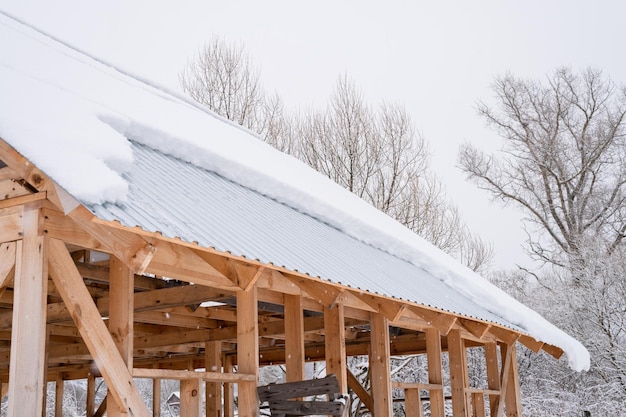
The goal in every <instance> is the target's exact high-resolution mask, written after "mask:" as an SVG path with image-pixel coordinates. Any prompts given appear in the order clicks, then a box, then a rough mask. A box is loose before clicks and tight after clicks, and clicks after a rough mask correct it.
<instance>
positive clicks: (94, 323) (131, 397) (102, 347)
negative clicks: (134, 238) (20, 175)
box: [49, 239, 149, 417]
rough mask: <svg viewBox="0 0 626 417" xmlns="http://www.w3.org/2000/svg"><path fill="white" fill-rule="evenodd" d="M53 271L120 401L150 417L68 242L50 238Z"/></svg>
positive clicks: (131, 410) (135, 413)
mask: <svg viewBox="0 0 626 417" xmlns="http://www.w3.org/2000/svg"><path fill="white" fill-rule="evenodd" d="M49 242H50V244H49V246H50V260H49V264H50V275H51V276H52V279H53V281H54V283H55V285H56V286H57V289H58V290H59V292H60V294H61V297H62V298H63V301H64V302H65V304H66V305H67V307H68V309H69V311H70V313H71V315H72V318H73V319H74V322H75V323H76V327H77V328H78V330H79V331H80V334H81V336H82V338H83V340H84V341H85V344H86V345H87V346H88V348H89V351H90V353H91V354H92V356H93V357H94V359H95V360H96V363H97V366H98V369H99V370H100V372H102V376H103V377H104V379H105V380H106V382H107V386H108V387H109V389H110V392H111V395H113V396H114V397H115V398H116V404H117V405H118V407H120V408H122V407H123V408H125V409H126V410H127V412H128V413H129V414H130V415H131V416H138V417H139V416H141V417H148V415H149V412H148V409H147V407H146V405H145V404H144V402H143V398H142V397H141V394H140V393H139V390H138V389H137V386H136V385H135V382H134V381H133V378H132V375H131V374H130V372H129V370H128V367H127V366H126V364H125V363H124V361H123V359H122V357H121V355H120V354H119V352H118V350H117V346H116V345H115V342H114V341H113V338H112V337H111V334H110V333H109V332H108V330H107V328H106V326H105V325H104V323H103V321H102V317H101V316H100V313H99V312H98V309H97V308H96V306H95V304H94V303H93V300H92V299H91V297H90V295H89V292H88V291H87V288H85V284H84V282H83V279H82V277H81V276H80V274H79V273H78V270H77V269H76V267H75V265H74V262H73V260H72V257H71V256H70V254H69V253H68V251H67V249H66V248H65V244H64V243H63V242H61V241H59V240H56V239H50V240H49Z"/></svg>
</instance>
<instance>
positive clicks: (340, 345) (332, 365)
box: [324, 304, 348, 394]
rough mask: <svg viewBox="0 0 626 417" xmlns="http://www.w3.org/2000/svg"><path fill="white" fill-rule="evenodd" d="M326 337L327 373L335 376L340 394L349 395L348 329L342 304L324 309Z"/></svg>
mask: <svg viewBox="0 0 626 417" xmlns="http://www.w3.org/2000/svg"><path fill="white" fill-rule="evenodd" d="M324 336H325V340H324V347H325V357H326V373H327V374H335V375H336V376H337V380H338V381H339V389H340V393H341V394H347V393H348V375H347V373H346V369H347V361H346V329H345V319H344V314H343V305H342V304H336V305H335V306H334V307H333V308H328V307H325V308H324Z"/></svg>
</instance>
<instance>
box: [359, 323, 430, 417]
mask: <svg viewBox="0 0 626 417" xmlns="http://www.w3.org/2000/svg"><path fill="white" fill-rule="evenodd" d="M389 356H390V354H389V320H387V318H386V317H385V316H383V315H382V314H380V313H370V358H369V360H370V372H371V374H370V382H371V386H372V388H371V389H372V391H371V394H372V399H373V400H374V409H373V410H371V411H372V413H373V415H374V417H391V416H392V415H393V404H392V402H391V399H392V396H391V369H390V365H389ZM418 395H419V394H418ZM418 403H419V399H418Z"/></svg>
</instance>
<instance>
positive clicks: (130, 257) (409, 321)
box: [0, 15, 588, 417]
mask: <svg viewBox="0 0 626 417" xmlns="http://www.w3.org/2000/svg"><path fill="white" fill-rule="evenodd" d="M0 20H1V22H0V23H2V24H1V25H0V45H1V46H0V48H2V49H1V50H2V54H0V55H1V56H0V60H2V64H3V65H0V91H1V92H2V94H1V95H2V97H0V113H1V114H0V137H1V140H0V161H1V162H0V191H1V193H0V244H1V245H0V288H1V290H0V294H1V296H0V326H2V331H1V332H0V334H1V335H2V340H1V341H0V380H1V382H2V388H3V389H2V392H3V393H6V395H8V404H9V406H8V407H9V408H8V415H9V416H12V417H16V416H21V417H23V416H39V415H42V407H43V403H44V394H45V391H46V390H45V386H46V382H47V381H57V387H58V389H57V395H62V392H63V390H62V388H63V384H62V383H61V382H62V381H63V380H72V379H83V378H84V379H87V381H88V396H87V415H88V416H93V415H96V413H98V412H97V409H98V408H99V409H100V412H102V410H104V409H105V408H106V412H107V415H109V416H117V415H130V416H142V417H143V416H149V415H152V413H151V412H150V411H149V410H150V407H148V406H146V404H145V402H144V399H143V398H142V397H141V395H140V393H139V391H138V389H137V386H136V383H135V382H134V379H133V378H149V379H152V380H154V381H159V380H160V379H175V380H180V381H181V385H180V409H181V415H183V416H198V415H200V414H201V404H200V403H201V397H202V395H199V393H200V392H201V390H206V415H207V416H225V417H231V416H233V415H235V414H237V415H239V416H240V417H252V416H257V415H259V402H258V400H257V385H258V380H257V378H258V372H259V368H260V367H263V366H265V365H269V364H283V365H284V367H285V370H286V380H287V381H298V380H302V379H304V378H305V374H304V369H305V368H304V365H305V362H308V361H321V362H325V365H326V373H327V374H335V375H337V378H338V381H339V386H340V390H341V392H343V393H348V391H352V392H354V393H356V394H357V395H358V397H359V398H360V399H361V401H362V402H363V404H365V406H366V407H367V408H368V409H369V411H370V412H371V413H372V415H374V416H375V417H385V416H391V415H392V390H394V389H399V390H402V391H403V398H404V402H405V410H406V415H407V416H411V417H414V416H422V415H424V412H425V409H427V410H429V411H428V412H429V413H430V415H431V416H433V417H435V416H437V417H443V416H444V415H447V414H446V410H450V409H451V410H452V413H453V415H454V416H455V417H460V416H485V415H491V416H503V415H507V416H521V415H522V414H521V406H520V398H519V382H518V379H517V363H516V355H515V351H516V350H515V347H516V344H517V343H518V342H519V343H521V344H523V345H525V346H526V347H528V348H530V349H532V350H533V351H535V352H539V351H540V350H544V351H546V352H548V353H549V354H551V355H552V356H554V357H555V358H559V357H560V356H561V355H562V354H563V353H564V351H565V354H566V355H567V356H568V360H569V361H570V363H571V364H573V366H574V367H577V368H584V367H585V366H587V365H586V362H588V358H586V357H585V353H586V352H585V351H584V349H582V348H580V347H579V346H578V345H577V342H575V341H574V340H573V339H571V338H569V337H568V336H567V335H565V334H563V333H562V332H561V331H560V330H558V329H556V328H554V327H553V326H551V325H550V324H548V323H547V322H543V321H542V319H540V318H539V317H536V314H535V313H534V312H532V311H530V310H527V309H524V308H523V306H520V305H517V304H515V303H513V302H510V301H508V300H506V301H505V302H504V303H501V304H500V305H498V304H496V303H493V298H494V297H498V296H499V295H498V292H497V291H496V290H495V289H493V288H492V287H491V286H490V285H489V284H487V283H486V282H484V281H482V280H480V278H478V277H474V276H473V273H471V272H469V271H465V269H464V268H463V267H461V266H459V265H456V264H454V263H453V261H451V260H450V259H448V258H446V257H445V256H444V255H439V254H438V253H437V251H436V250H435V249H433V248H432V247H430V246H429V245H428V244H426V243H425V242H422V241H421V240H419V239H417V238H416V240H415V241H402V239H399V238H398V237H397V234H396V233H395V232H394V231H393V230H389V233H388V234H386V233H385V232H387V230H386V229H387V226H388V225H389V220H388V219H386V217H384V216H378V217H377V216H376V214H372V209H371V208H367V207H366V205H365V203H362V204H363V205H362V206H359V205H358V204H360V203H358V202H355V201H354V197H352V196H351V195H348V193H347V192H344V191H342V190H339V189H338V187H333V186H332V184H330V183H328V184H327V183H326V182H324V181H322V180H320V179H319V178H318V177H317V176H316V175H315V174H313V173H311V172H309V171H310V170H309V169H308V168H306V167H304V166H302V165H301V164H299V163H298V162H296V161H295V160H292V159H291V158H289V157H286V156H284V155H281V154H278V153H277V152H275V151H273V150H272V149H270V148H269V147H267V146H266V145H264V144H263V143H261V142H260V141H259V140H258V139H257V138H256V137H254V136H253V135H252V134H250V133H249V132H247V131H244V130H242V129H239V128H238V127H235V126H233V125H231V124H229V123H228V122H226V121H224V120H222V119H220V118H219V117H217V116H215V115H213V114H211V113H210V112H209V111H208V110H206V109H203V108H201V107H198V106H197V105H195V104H193V103H192V102H191V101H189V100H187V99H185V98H184V97H179V96H177V95H175V94H172V93H170V92H167V91H164V90H162V89H159V88H156V87H154V86H151V85H148V84H146V83H144V82H142V81H140V80H138V79H136V78H133V77H132V76H129V75H127V74H124V73H123V72H121V71H120V70H118V69H115V68H112V67H110V66H108V65H106V64H104V63H102V62H100V61H97V60H95V59H93V58H92V57H90V56H88V55H85V54H84V53H81V52H78V51H76V50H73V49H71V48H70V47H68V46H66V45H63V44H61V43H59V42H57V41H55V40H53V39H51V38H49V37H47V36H45V35H43V34H41V33H39V32H38V31H36V30H34V29H32V28H30V27H27V26H25V25H23V24H21V23H18V22H16V21H13V20H12V19H10V18H7V17H6V16H3V15H0ZM198 138H201V139H198ZM126 156H128V157H126ZM125 158H126V159H125ZM281 170H282V171H281ZM281 172H282V173H283V174H281ZM277 173H278V174H277ZM290 173H291V174H292V175H293V176H294V177H295V179H294V180H293V182H283V181H281V178H280V175H286V176H289V175H290ZM309 176H310V177H311V178H313V179H314V180H312V181H311V182H307V181H304V182H303V185H302V186H301V187H300V188H297V185H296V186H294V185H293V184H297V181H298V180H299V179H300V177H306V178H308V177H309ZM311 184H314V185H315V187H318V186H319V187H321V188H318V189H310V188H309V187H310V186H311ZM320 184H321V185H320ZM294 187H295V188H294ZM315 187H313V188H315ZM316 193H317V194H316ZM326 193H328V195H331V196H333V197H331V199H334V198H336V199H337V204H336V205H335V206H334V207H330V208H328V201H324V200H321V199H317V198H316V195H318V196H319V195H325V194H326ZM335 196H336V197H335ZM344 199H345V200H346V201H347V202H348V203H349V204H345V205H344V204H343V202H342V201H343V200H344ZM340 200H341V201H340ZM342 207H358V208H359V210H358V211H359V212H357V213H354V212H346V211H345V210H344V211H342V210H341V208H342ZM361 210H362V211H363V212H364V213H366V214H367V215H366V216H361V214H362V213H361ZM378 221H380V224H377V222H378ZM396 227H397V226H393V225H392V226H391V228H392V229H393V228H396ZM402 236H407V235H406V234H404V235H402ZM370 237H371V239H370V240H367V239H369V238H370ZM472 280H475V281H472ZM476 294H478V295H476ZM494 294H495V296H494ZM482 296H484V300H482V299H481V297H482ZM528 317H532V324H533V325H527V323H529V321H528ZM548 336H550V337H548ZM476 348H478V349H481V350H480V351H481V352H484V355H485V357H486V361H485V363H486V373H485V380H484V382H483V383H481V384H480V385H479V386H471V385H470V383H469V381H470V378H469V376H468V372H469V371H468V366H467V360H466V354H467V352H468V350H470V349H476ZM406 354H423V355H425V356H424V357H426V358H427V360H426V361H427V378H426V379H425V380H421V381H415V380H411V381H396V380H392V377H391V375H390V357H391V356H394V355H406ZM357 355H362V356H368V357H369V369H370V380H369V382H370V383H369V384H368V385H369V388H368V389H366V388H364V386H363V385H362V384H361V383H360V382H359V381H358V380H357V379H356V378H355V377H354V375H352V373H351V372H350V370H349V369H348V366H347V359H348V357H350V356H357ZM444 356H445V357H447V361H446V363H449V366H446V367H445V369H444V367H443V366H442V357H444ZM96 377H103V378H104V380H105V381H106V384H107V387H108V395H107V400H106V404H102V405H100V404H96V403H95V400H94V394H93V392H94V381H95V378H96ZM234 386H236V394H237V398H236V401H235V398H234V396H235V390H234V389H233V388H234ZM155 387H157V390H158V384H155ZM548 395H549V394H548ZM401 396H402V395H401ZM158 397H159V396H158V395H155V398H157V401H158ZM57 403H59V401H57ZM235 403H236V405H237V406H236V408H235ZM153 408H154V415H158V413H159V411H158V409H159V407H158V405H156V406H155V407H153ZM61 413H62V411H61V409H60V406H59V407H58V415H61Z"/></svg>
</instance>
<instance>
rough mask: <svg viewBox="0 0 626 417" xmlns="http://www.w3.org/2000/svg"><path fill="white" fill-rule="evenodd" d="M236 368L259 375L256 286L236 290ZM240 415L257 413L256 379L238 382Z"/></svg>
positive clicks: (248, 416) (244, 416) (239, 370)
mask: <svg viewBox="0 0 626 417" xmlns="http://www.w3.org/2000/svg"><path fill="white" fill-rule="evenodd" d="M237 370H238V372H239V373H242V374H252V375H256V376H257V377H258V375H259V322H258V304H257V288H256V285H253V286H252V288H250V289H249V290H248V291H239V292H237ZM238 393H239V400H238V403H237V404H238V410H239V416H240V417H256V416H257V415H258V412H259V410H258V408H259V405H258V398H257V392H256V381H254V382H240V383H239V386H238Z"/></svg>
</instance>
